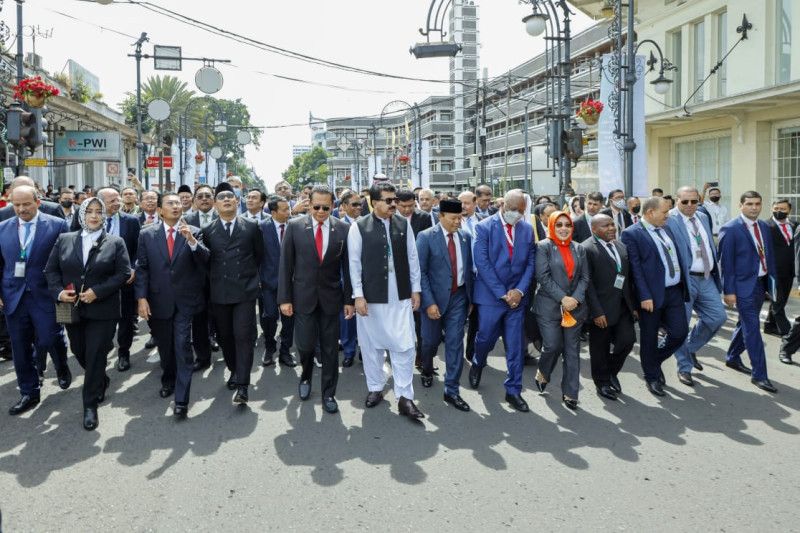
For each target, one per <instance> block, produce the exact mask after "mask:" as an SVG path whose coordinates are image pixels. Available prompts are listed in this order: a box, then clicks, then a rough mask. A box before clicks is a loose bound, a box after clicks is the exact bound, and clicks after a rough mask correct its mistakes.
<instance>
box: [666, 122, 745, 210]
mask: <svg viewBox="0 0 800 533" xmlns="http://www.w3.org/2000/svg"><path fill="white" fill-rule="evenodd" d="M672 154H673V173H672V174H673V175H672V178H673V182H672V184H673V187H672V188H673V189H676V188H678V187H681V186H683V185H693V186H695V187H697V188H698V189H699V190H701V191H702V190H703V185H704V184H705V183H706V182H714V181H716V182H718V183H719V186H720V188H721V189H722V202H723V203H724V204H725V205H728V206H729V207H730V200H731V196H730V194H731V138H730V136H716V137H715V136H711V137H709V136H704V137H699V138H686V139H674V140H673V147H672Z"/></svg>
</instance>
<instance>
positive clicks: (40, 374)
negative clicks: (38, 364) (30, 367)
mask: <svg viewBox="0 0 800 533" xmlns="http://www.w3.org/2000/svg"><path fill="white" fill-rule="evenodd" d="M43 385H44V372H39V388H40V389H41V388H42V386H43Z"/></svg>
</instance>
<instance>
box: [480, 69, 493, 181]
mask: <svg viewBox="0 0 800 533" xmlns="http://www.w3.org/2000/svg"><path fill="white" fill-rule="evenodd" d="M481 87H482V90H483V99H482V101H481V106H482V109H481V127H480V131H479V133H480V136H481V183H486V80H484V81H483V82H482V83H481ZM492 181H494V180H492ZM492 194H494V183H492Z"/></svg>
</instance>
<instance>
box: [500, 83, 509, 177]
mask: <svg viewBox="0 0 800 533" xmlns="http://www.w3.org/2000/svg"><path fill="white" fill-rule="evenodd" d="M510 127H511V71H510V70H509V71H508V86H507V88H506V150H505V152H506V156H505V158H504V161H503V184H502V186H501V189H502V190H501V191H500V192H501V193H505V192H506V187H507V183H506V180H507V179H508V130H509V128H510Z"/></svg>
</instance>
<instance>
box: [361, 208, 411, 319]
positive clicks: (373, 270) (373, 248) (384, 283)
mask: <svg viewBox="0 0 800 533" xmlns="http://www.w3.org/2000/svg"><path fill="white" fill-rule="evenodd" d="M356 225H357V226H358V230H359V231H360V232H361V285H362V288H363V290H364V298H366V300H367V303H376V304H385V303H389V247H388V245H387V242H386V230H385V229H384V227H383V222H382V221H381V219H379V218H378V217H376V216H375V215H374V214H373V215H369V216H365V217H362V218H360V219H359V220H358V221H357V222H356ZM409 229H410V228H409V225H408V221H407V220H406V219H405V218H403V217H401V216H400V215H394V216H393V217H392V218H391V219H390V221H389V233H390V235H391V238H392V259H393V264H394V274H395V277H396V278H397V293H398V297H399V298H400V299H401V300H407V299H408V298H411V273H410V271H409V266H408V247H407V246H406V244H407V242H408V240H407V239H408V236H407V232H408V231H409Z"/></svg>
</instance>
